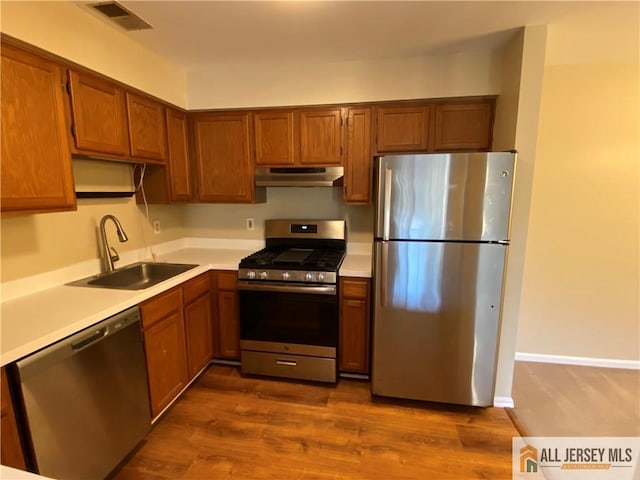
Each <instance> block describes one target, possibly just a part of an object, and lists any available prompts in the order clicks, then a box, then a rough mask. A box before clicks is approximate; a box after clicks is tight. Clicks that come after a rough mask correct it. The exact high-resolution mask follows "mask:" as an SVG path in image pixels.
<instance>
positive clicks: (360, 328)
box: [338, 277, 371, 374]
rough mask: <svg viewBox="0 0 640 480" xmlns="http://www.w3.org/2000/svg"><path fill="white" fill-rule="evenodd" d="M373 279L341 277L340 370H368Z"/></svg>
mask: <svg viewBox="0 0 640 480" xmlns="http://www.w3.org/2000/svg"><path fill="white" fill-rule="evenodd" d="M370 285H371V284H370V280H369V279H363V278H346V277H345V278H340V343H339V354H338V362H339V366H338V368H339V370H340V371H344V372H352V373H361V374H368V373H369V337H370V322H371V320H370V313H369V312H370V294H369V289H370Z"/></svg>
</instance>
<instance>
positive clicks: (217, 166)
mask: <svg viewBox="0 0 640 480" xmlns="http://www.w3.org/2000/svg"><path fill="white" fill-rule="evenodd" d="M193 125H194V127H193V131H194V140H195V156H196V157H195V165H196V172H195V173H196V179H197V195H198V200H200V201H202V202H244V203H248V202H251V201H253V197H254V190H255V187H254V180H253V162H252V161H251V153H250V152H251V149H250V138H249V125H250V119H249V114H248V113H220V114H218V113H206V114H196V115H194V117H193Z"/></svg>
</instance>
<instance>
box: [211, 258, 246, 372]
mask: <svg viewBox="0 0 640 480" xmlns="http://www.w3.org/2000/svg"><path fill="white" fill-rule="evenodd" d="M211 279H212V284H213V288H212V289H213V290H214V294H213V303H214V305H215V307H214V309H215V314H214V316H213V318H214V356H215V357H220V358H228V359H234V360H238V359H240V309H239V301H240V299H239V295H238V286H237V282H238V272H236V271H224V270H221V271H216V272H212V275H211Z"/></svg>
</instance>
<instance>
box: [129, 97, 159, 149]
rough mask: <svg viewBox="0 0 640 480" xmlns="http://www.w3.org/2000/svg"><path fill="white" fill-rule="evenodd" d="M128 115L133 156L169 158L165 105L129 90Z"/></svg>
mask: <svg viewBox="0 0 640 480" xmlns="http://www.w3.org/2000/svg"><path fill="white" fill-rule="evenodd" d="M127 115H128V120H129V142H130V151H131V156H133V157H137V158H146V159H150V160H160V161H164V160H165V159H166V158H167V127H166V123H165V108H164V105H162V104H161V103H158V102H155V101H153V100H150V99H149V98H146V97H142V96H140V95H136V94H134V93H130V92H127Z"/></svg>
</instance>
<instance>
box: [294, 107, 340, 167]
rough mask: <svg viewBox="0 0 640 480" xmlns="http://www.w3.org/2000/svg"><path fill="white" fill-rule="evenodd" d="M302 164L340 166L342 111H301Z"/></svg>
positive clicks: (337, 109) (336, 109)
mask: <svg viewBox="0 0 640 480" xmlns="http://www.w3.org/2000/svg"><path fill="white" fill-rule="evenodd" d="M298 115H299V119H300V163H301V164H305V165H339V164H341V163H342V137H343V135H342V110H341V109H340V108H334V109H331V110H326V109H309V110H301V111H300V112H299V113H298Z"/></svg>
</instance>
